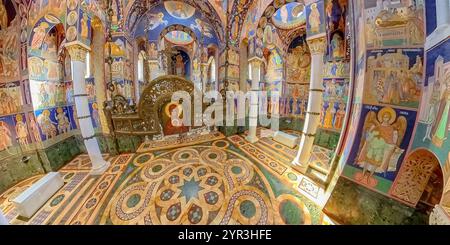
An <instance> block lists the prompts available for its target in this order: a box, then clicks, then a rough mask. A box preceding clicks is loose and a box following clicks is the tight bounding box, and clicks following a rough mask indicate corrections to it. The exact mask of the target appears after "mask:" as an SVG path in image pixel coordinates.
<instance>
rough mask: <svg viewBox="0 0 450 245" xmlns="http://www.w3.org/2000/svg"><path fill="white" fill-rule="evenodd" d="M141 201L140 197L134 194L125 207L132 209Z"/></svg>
mask: <svg viewBox="0 0 450 245" xmlns="http://www.w3.org/2000/svg"><path fill="white" fill-rule="evenodd" d="M140 201H141V195H139V194H134V195H132V196H131V197H130V198H128V200H127V207H129V208H134V207H136V205H137V204H138V203H139V202H140Z"/></svg>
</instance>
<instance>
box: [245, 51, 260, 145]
mask: <svg viewBox="0 0 450 245" xmlns="http://www.w3.org/2000/svg"><path fill="white" fill-rule="evenodd" d="M249 64H250V66H251V74H250V75H251V78H250V79H251V81H252V88H251V91H250V94H251V96H250V112H249V130H248V135H247V137H246V140H247V141H248V142H250V143H255V142H257V141H258V137H257V136H256V129H257V127H258V110H259V108H258V101H259V99H258V95H259V82H260V80H261V64H262V60H260V59H259V58H253V59H251V60H249Z"/></svg>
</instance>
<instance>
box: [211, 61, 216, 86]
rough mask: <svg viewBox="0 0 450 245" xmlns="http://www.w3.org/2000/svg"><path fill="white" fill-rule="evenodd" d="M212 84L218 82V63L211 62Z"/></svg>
mask: <svg viewBox="0 0 450 245" xmlns="http://www.w3.org/2000/svg"><path fill="white" fill-rule="evenodd" d="M211 82H216V61H215V60H214V59H213V60H212V62H211Z"/></svg>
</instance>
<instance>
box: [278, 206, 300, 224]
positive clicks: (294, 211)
mask: <svg viewBox="0 0 450 245" xmlns="http://www.w3.org/2000/svg"><path fill="white" fill-rule="evenodd" d="M280 214H281V215H282V217H283V220H284V222H285V223H286V224H287V225H301V224H304V223H305V219H304V217H303V212H302V211H301V210H300V209H299V207H298V206H297V204H295V203H294V202H292V201H290V200H288V201H284V202H283V203H281V205H280Z"/></svg>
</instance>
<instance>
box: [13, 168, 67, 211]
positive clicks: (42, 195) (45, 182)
mask: <svg viewBox="0 0 450 245" xmlns="http://www.w3.org/2000/svg"><path fill="white" fill-rule="evenodd" d="M63 185H64V180H63V179H62V177H61V175H60V174H59V173H56V172H51V173H49V174H47V175H45V176H44V177H43V178H42V179H40V180H39V181H38V182H36V183H34V184H33V185H32V186H30V187H29V188H28V189H26V190H25V191H24V192H22V193H21V194H20V195H19V196H18V197H16V198H15V199H14V200H13V201H12V202H13V204H14V206H15V208H16V210H17V212H18V214H19V215H20V216H22V217H25V218H31V217H32V216H33V215H34V214H35V213H36V212H37V211H38V210H39V208H41V207H42V206H43V205H44V204H45V203H46V202H47V201H48V200H49V199H50V198H51V197H52V196H53V195H54V194H55V193H56V192H57V191H58V190H59V189H61V187H62V186H63Z"/></svg>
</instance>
